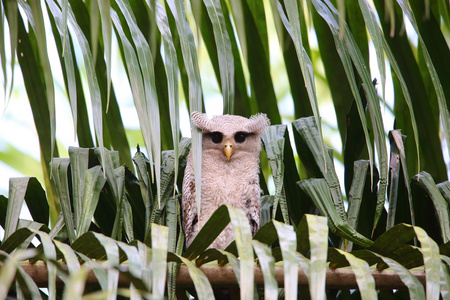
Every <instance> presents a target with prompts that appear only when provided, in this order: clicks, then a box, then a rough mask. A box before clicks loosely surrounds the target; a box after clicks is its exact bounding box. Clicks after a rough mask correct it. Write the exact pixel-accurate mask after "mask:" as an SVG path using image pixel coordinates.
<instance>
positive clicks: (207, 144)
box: [191, 111, 270, 160]
mask: <svg viewBox="0 0 450 300" xmlns="http://www.w3.org/2000/svg"><path fill="white" fill-rule="evenodd" d="M191 120H192V122H193V123H194V124H195V125H196V126H197V127H198V128H199V129H201V130H202V132H203V149H204V150H208V149H210V150H217V151H220V152H222V153H223V154H224V155H225V156H224V157H226V159H227V160H232V159H233V155H235V154H237V153H246V152H250V153H259V151H261V140H260V138H261V134H263V133H264V131H265V130H266V129H267V128H268V127H269V125H270V121H269V119H268V118H267V116H266V115H265V114H256V115H253V116H251V117H250V118H249V119H247V118H244V117H241V116H234V115H223V116H214V117H212V118H211V119H209V118H208V117H207V116H206V114H203V113H200V112H196V111H194V112H192V114H191Z"/></svg>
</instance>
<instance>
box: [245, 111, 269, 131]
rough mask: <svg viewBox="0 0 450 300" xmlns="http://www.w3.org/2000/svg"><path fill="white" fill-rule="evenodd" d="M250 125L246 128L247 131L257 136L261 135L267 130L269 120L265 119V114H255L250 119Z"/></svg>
mask: <svg viewBox="0 0 450 300" xmlns="http://www.w3.org/2000/svg"><path fill="white" fill-rule="evenodd" d="M250 121H251V123H250V125H249V126H248V130H249V131H250V132H254V133H257V134H260V135H261V134H263V133H264V132H265V131H266V130H267V128H269V126H270V120H269V118H267V115H266V114H262V113H259V114H256V115H253V116H251V117H250Z"/></svg>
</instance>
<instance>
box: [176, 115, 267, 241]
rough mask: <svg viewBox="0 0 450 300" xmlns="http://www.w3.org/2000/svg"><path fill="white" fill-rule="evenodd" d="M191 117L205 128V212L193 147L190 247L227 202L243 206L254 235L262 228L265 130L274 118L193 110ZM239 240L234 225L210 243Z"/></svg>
mask: <svg viewBox="0 0 450 300" xmlns="http://www.w3.org/2000/svg"><path fill="white" fill-rule="evenodd" d="M191 121H192V123H193V124H194V125H195V126H197V127H198V128H199V129H201V130H202V178H201V180H202V184H201V211H200V216H198V214H197V205H196V200H195V193H196V192H198V191H197V190H196V188H195V176H194V168H193V161H192V150H191V153H189V155H188V160H187V165H186V169H185V173H184V179H183V195H182V200H181V201H182V205H181V207H182V210H183V229H184V232H185V235H186V246H187V247H188V246H189V245H190V244H191V243H192V241H193V239H194V238H195V236H196V235H197V233H198V232H199V231H200V229H201V228H202V227H203V226H204V224H205V223H206V221H208V219H209V218H210V217H211V215H212V214H213V213H214V212H215V211H216V209H217V208H218V207H219V206H221V205H222V204H226V205H230V206H233V207H236V208H239V209H242V210H243V211H244V212H245V213H246V215H247V217H248V221H249V223H250V227H251V230H252V234H253V235H254V234H255V232H256V231H257V230H258V227H259V216H260V206H261V204H260V196H261V192H262V191H261V188H260V186H259V154H260V151H261V134H262V133H264V131H265V130H266V129H267V128H268V127H269V125H270V121H269V119H268V118H267V116H266V115H265V114H256V115H254V116H252V117H250V118H249V119H247V118H244V117H241V116H234V115H223V116H214V117H212V118H211V119H209V118H208V117H207V116H206V114H202V113H199V112H192V114H191ZM233 240H234V234H233V230H232V227H231V224H229V225H228V226H227V227H226V228H225V229H224V231H222V233H221V234H220V235H219V236H218V237H217V239H216V240H215V241H214V242H213V243H212V244H211V245H210V247H213V248H217V249H225V247H227V246H228V245H229V244H230V243H231V242H232V241H233Z"/></svg>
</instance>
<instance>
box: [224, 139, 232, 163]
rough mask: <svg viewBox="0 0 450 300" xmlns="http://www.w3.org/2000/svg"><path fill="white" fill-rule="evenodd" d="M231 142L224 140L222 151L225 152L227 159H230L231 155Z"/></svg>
mask: <svg viewBox="0 0 450 300" xmlns="http://www.w3.org/2000/svg"><path fill="white" fill-rule="evenodd" d="M233 152H234V151H233V143H231V142H226V143H225V146H224V149H223V153H224V154H225V156H226V157H227V160H230V157H231V155H233Z"/></svg>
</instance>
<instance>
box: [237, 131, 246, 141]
mask: <svg viewBox="0 0 450 300" xmlns="http://www.w3.org/2000/svg"><path fill="white" fill-rule="evenodd" d="M246 138H247V134H246V133H245V132H238V133H236V134H235V135H234V140H235V141H236V143H243V142H245V139H246Z"/></svg>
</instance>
